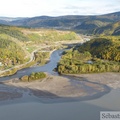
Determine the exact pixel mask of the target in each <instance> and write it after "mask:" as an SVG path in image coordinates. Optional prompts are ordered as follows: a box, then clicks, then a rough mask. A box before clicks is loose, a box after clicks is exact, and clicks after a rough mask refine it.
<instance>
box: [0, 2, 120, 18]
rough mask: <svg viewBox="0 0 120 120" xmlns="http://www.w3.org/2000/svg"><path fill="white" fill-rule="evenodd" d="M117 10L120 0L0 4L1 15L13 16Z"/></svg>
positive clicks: (91, 13)
mask: <svg viewBox="0 0 120 120" xmlns="http://www.w3.org/2000/svg"><path fill="white" fill-rule="evenodd" d="M6 3H7V4H6ZM115 11H120V0H2V1H1V4H0V16H13V17H32V16H40V15H49V16H60V15H94V14H106V13H110V12H115Z"/></svg>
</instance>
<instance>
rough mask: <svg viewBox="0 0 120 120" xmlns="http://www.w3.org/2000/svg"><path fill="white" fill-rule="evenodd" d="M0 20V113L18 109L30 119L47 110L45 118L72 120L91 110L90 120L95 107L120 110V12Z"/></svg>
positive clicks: (87, 117)
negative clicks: (48, 116)
mask: <svg viewBox="0 0 120 120" xmlns="http://www.w3.org/2000/svg"><path fill="white" fill-rule="evenodd" d="M0 23H1V25H0V106H1V108H0V113H3V109H5V110H8V111H9V112H8V113H9V114H14V113H13V111H15V109H16V108H18V109H20V112H21V111H22V112H24V113H22V114H24V116H23V117H24V119H23V120H27V119H28V118H29V120H33V119H34V118H35V117H37V119H41V116H42V119H44V118H46V116H45V115H44V116H43V114H42V112H43V113H44V114H45V113H46V111H47V112H48V110H49V112H50V116H51V115H52V116H51V119H50V120H55V119H54V117H53V115H55V113H56V114H58V116H59V119H60V118H61V117H60V116H65V119H66V118H69V120H73V119H72V117H73V116H74V117H75V115H76V116H77V118H79V119H81V116H82V114H84V111H86V113H87V114H88V115H90V111H94V113H95V114H96V116H95V118H93V117H91V119H93V120H96V119H98V114H99V112H100V111H104V110H120V105H119V104H118V105H116V104H117V103H119V100H120V30H119V29H120V12H116V13H111V14H106V15H98V16H79V15H78V16H74V15H73V16H72V15H70V16H69V15H68V16H59V17H49V16H40V17H33V18H0ZM110 98H111V99H110ZM115 98H117V99H115ZM112 99H114V100H113V101H112ZM109 102H110V103H112V104H109ZM103 104H104V105H103ZM113 104H114V105H115V106H114V105H113ZM59 105H60V106H59ZM20 106H21V107H20ZM58 106H59V108H58ZM52 107H53V108H52ZM23 108H25V109H26V111H24V109H23ZM36 108H37V109H36ZM70 108H71V109H70ZM51 109H52V110H53V111H54V112H53V111H51ZM58 109H59V110H61V112H60V111H57V110H58ZM91 109H92V110H91ZM12 110H13V111H12ZM44 110H45V111H44ZM63 110H65V112H66V115H65V114H64V112H62V111H63ZM72 110H74V111H75V112H74V111H72ZM82 110H83V111H82ZM79 111H81V112H80V113H81V116H78V115H79ZM28 112H31V113H33V114H29V115H27V114H26V113H28ZM38 112H40V113H38ZM49 112H48V113H49ZM69 112H71V114H69ZM72 113H73V114H72ZM39 114H40V116H39ZM13 116H14V118H13V119H12V120H16V118H17V116H19V113H15V114H14V115H12V117H13ZM0 117H1V115H0ZM33 117H34V118H33ZM2 118H6V116H5V113H4V114H3V115H2ZM82 118H83V119H84V120H88V119H89V116H82ZM20 119H21V118H20ZM37 119H35V120H37ZM48 119H49V118H48ZM48 119H47V118H46V119H45V120H48ZM65 119H64V120H65ZM5 120H7V119H5ZM60 120H63V119H62V118H61V119H60Z"/></svg>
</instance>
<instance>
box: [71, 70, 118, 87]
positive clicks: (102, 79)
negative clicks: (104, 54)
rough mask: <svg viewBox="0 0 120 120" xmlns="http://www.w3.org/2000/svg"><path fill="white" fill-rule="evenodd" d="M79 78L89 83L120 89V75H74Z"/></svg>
mask: <svg viewBox="0 0 120 120" xmlns="http://www.w3.org/2000/svg"><path fill="white" fill-rule="evenodd" d="M72 76H75V77H78V79H79V78H81V77H82V78H84V79H85V80H87V81H91V82H97V83H101V84H105V85H107V86H109V87H111V88H113V89H117V88H120V73H112V72H111V73H94V74H80V75H72Z"/></svg>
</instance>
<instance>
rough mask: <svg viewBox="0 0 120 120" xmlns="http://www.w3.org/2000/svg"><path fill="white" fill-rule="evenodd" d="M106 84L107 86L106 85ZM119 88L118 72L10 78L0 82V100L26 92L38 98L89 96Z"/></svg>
mask: <svg viewBox="0 0 120 120" xmlns="http://www.w3.org/2000/svg"><path fill="white" fill-rule="evenodd" d="M107 86H108V87H107ZM109 87H111V88H120V74H119V73H98V74H80V75H69V77H66V76H53V75H47V78H45V79H43V80H37V81H33V82H21V81H20V80H19V79H11V80H8V81H4V82H1V83H0V100H8V99H15V98H20V97H22V96H23V95H24V93H26V91H27V94H28V95H33V96H36V97H40V98H52V99H56V98H57V99H58V98H77V97H79V98H81V99H84V98H87V99H88V98H89V97H90V98H91V97H92V96H95V95H97V94H101V93H102V94H104V92H106V91H109V90H108V88H109Z"/></svg>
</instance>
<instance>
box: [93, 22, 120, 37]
mask: <svg viewBox="0 0 120 120" xmlns="http://www.w3.org/2000/svg"><path fill="white" fill-rule="evenodd" d="M92 33H93V34H95V35H116V36H118V35H120V21H117V22H115V23H112V24H108V25H106V26H104V27H99V28H96V29H94V30H93V32H92Z"/></svg>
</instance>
